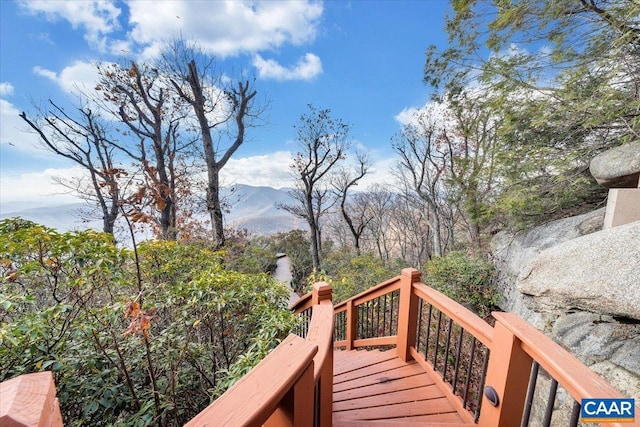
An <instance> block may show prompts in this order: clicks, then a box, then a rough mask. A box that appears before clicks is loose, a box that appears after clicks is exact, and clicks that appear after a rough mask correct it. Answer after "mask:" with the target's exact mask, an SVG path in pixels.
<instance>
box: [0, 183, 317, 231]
mask: <svg viewBox="0 0 640 427" xmlns="http://www.w3.org/2000/svg"><path fill="white" fill-rule="evenodd" d="M221 193H222V196H223V197H224V198H225V199H226V200H227V203H228V204H229V209H228V212H227V213H226V214H225V222H226V225H227V226H231V227H233V228H236V229H246V230H247V231H249V232H250V233H253V234H258V235H269V234H275V233H278V232H286V231H290V230H293V229H296V228H300V227H304V226H305V224H304V222H302V221H300V219H299V218H296V217H295V216H293V215H291V214H290V213H289V212H286V211H285V210H282V209H278V208H277V205H278V204H287V203H292V201H293V199H292V198H291V196H290V195H289V189H286V188H282V189H276V188H272V187H266V186H260V187H257V186H251V185H246V184H236V185H234V186H232V187H229V188H225V189H223V191H222V192H221ZM89 209H91V206H89V205H88V204H86V203H81V202H78V203H58V204H56V203H51V204H42V203H38V202H32V201H15V202H6V203H2V205H0V219H5V218H13V217H20V218H23V219H26V220H29V221H33V222H36V223H38V224H42V225H45V226H47V227H51V228H55V229H56V230H58V231H61V232H64V231H71V230H84V229H87V228H92V229H95V230H101V229H102V222H101V220H100V219H89V220H86V219H82V218H81V214H80V211H81V210H85V211H86V210H89ZM199 216H201V217H202V218H203V219H206V218H207V217H208V215H207V214H206V212H205V211H204V210H203V212H202V213H201V214H199Z"/></svg>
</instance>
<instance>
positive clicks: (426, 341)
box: [424, 304, 433, 360]
mask: <svg viewBox="0 0 640 427" xmlns="http://www.w3.org/2000/svg"><path fill="white" fill-rule="evenodd" d="M432 311H433V306H432V305H431V304H429V315H428V316H427V336H426V337H425V341H424V360H429V334H430V332H431V312H432Z"/></svg>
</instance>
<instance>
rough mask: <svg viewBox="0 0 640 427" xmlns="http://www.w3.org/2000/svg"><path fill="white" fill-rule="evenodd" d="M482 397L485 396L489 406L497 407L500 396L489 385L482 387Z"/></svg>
mask: <svg viewBox="0 0 640 427" xmlns="http://www.w3.org/2000/svg"><path fill="white" fill-rule="evenodd" d="M484 397H486V398H487V400H488V401H489V403H490V404H491V406H494V407H497V406H498V405H499V404H500V398H499V397H498V392H497V391H496V389H495V388H493V387H491V386H490V385H488V386H486V387H485V388H484Z"/></svg>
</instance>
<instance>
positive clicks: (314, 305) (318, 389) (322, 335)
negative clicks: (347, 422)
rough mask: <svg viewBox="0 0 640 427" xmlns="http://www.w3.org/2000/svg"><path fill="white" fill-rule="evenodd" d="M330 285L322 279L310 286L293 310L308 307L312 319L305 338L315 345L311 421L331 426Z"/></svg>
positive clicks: (331, 323)
mask: <svg viewBox="0 0 640 427" xmlns="http://www.w3.org/2000/svg"><path fill="white" fill-rule="evenodd" d="M331 295H332V288H331V286H329V285H328V284H327V283H325V282H318V283H315V284H314V285H313V290H312V291H311V292H309V293H308V294H307V295H305V296H303V297H302V298H301V300H302V301H301V303H300V304H294V307H296V308H295V310H294V312H296V313H303V312H305V311H307V310H309V309H311V310H312V311H311V320H310V322H309V326H308V328H307V331H306V337H305V339H306V340H307V341H309V342H311V343H313V344H315V345H317V346H318V353H317V354H316V356H315V357H314V359H313V361H314V366H315V368H314V373H313V380H314V384H315V389H314V390H315V391H314V393H315V395H316V396H315V405H314V425H316V426H320V427H331V417H332V411H331V402H332V400H333V327H334V326H333V322H334V315H333V303H332V301H331Z"/></svg>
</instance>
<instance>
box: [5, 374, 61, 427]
mask: <svg viewBox="0 0 640 427" xmlns="http://www.w3.org/2000/svg"><path fill="white" fill-rule="evenodd" d="M0 426H11V427H27V426H28V427H31V426H34V427H35V426H38V427H39V426H43V427H62V415H61V414H60V406H59V405H58V399H57V398H56V386H55V384H54V382H53V375H52V374H51V372H50V371H45V372H37V373H34V374H26V375H21V376H19V377H16V378H12V379H10V380H7V381H4V382H3V383H0Z"/></svg>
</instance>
